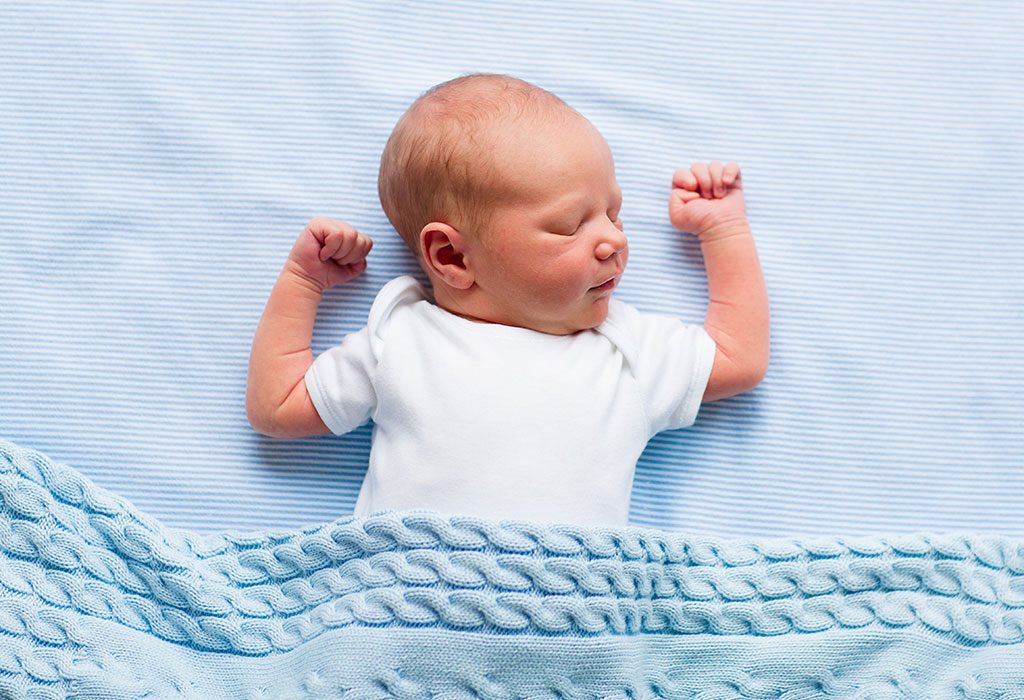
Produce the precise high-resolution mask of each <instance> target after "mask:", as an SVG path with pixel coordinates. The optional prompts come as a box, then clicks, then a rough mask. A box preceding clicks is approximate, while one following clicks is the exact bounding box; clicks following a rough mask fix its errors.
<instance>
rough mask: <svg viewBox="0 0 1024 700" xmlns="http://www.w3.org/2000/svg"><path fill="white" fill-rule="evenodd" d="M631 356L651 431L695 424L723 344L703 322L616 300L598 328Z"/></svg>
mask: <svg viewBox="0 0 1024 700" xmlns="http://www.w3.org/2000/svg"><path fill="white" fill-rule="evenodd" d="M598 330H599V331H602V332H604V334H605V335H606V336H608V337H609V338H610V339H611V340H612V342H613V343H615V344H616V345H617V346H618V347H619V349H620V350H621V351H622V352H623V354H624V355H625V356H626V361H627V363H628V364H629V366H630V371H631V372H632V374H633V376H634V377H635V379H636V381H637V383H638V385H639V388H640V393H641V395H642V400H643V404H644V407H645V409H646V412H647V421H648V425H649V431H650V435H651V436H653V435H655V434H656V433H659V432H661V431H663V430H675V429H677V428H685V427H687V426H690V425H693V423H694V422H695V421H696V420H697V412H698V411H699V410H700V406H701V401H702V400H703V398H704V390H705V389H706V388H707V385H708V380H709V379H710V378H711V368H712V366H713V365H714V361H715V352H716V350H717V347H716V345H715V341H714V339H712V337H711V336H710V335H708V332H707V331H706V330H704V327H703V326H700V325H695V324H688V323H684V322H683V321H682V320H680V319H678V318H675V317H674V316H667V315H663V314H653V313H642V312H640V311H638V310H637V309H635V308H633V307H632V306H629V305H628V304H624V303H622V302H619V301H618V300H613V301H612V303H611V306H610V307H609V313H608V320H607V321H605V323H604V324H603V325H602V326H601V327H600V328H599V329H598Z"/></svg>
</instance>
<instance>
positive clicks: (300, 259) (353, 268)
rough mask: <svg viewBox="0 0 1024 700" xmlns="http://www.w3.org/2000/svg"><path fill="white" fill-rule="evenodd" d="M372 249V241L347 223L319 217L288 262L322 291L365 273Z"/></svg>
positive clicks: (306, 232) (293, 247)
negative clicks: (367, 257) (368, 256)
mask: <svg viewBox="0 0 1024 700" xmlns="http://www.w3.org/2000/svg"><path fill="white" fill-rule="evenodd" d="M372 247H373V241H371V240H370V239H369V238H367V237H366V236H364V235H363V234H361V233H359V231H356V230H355V229H354V228H353V227H352V226H351V225H349V224H346V223H345V222H344V221H335V220H334V219H321V218H316V219H312V220H311V221H310V222H309V223H308V224H306V228H305V229H303V231H302V233H300V234H299V237H298V239H297V240H296V241H295V245H293V246H292V251H291V253H289V254H288V262H289V263H290V264H292V265H293V266H295V267H296V268H297V269H296V272H298V273H300V274H301V275H303V276H304V277H306V278H307V279H309V280H310V281H311V282H313V283H314V284H316V285H318V286H319V287H320V289H321V291H322V290H324V289H330V288H331V287H334V286H336V285H339V284H344V283H345V282H348V281H349V280H350V279H352V278H354V277H358V276H359V275H361V274H363V271H364V270H366V255H367V253H369V252H370V248H372Z"/></svg>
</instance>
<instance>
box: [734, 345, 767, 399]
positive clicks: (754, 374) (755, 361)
mask: <svg viewBox="0 0 1024 700" xmlns="http://www.w3.org/2000/svg"><path fill="white" fill-rule="evenodd" d="M767 374H768V354H767V353H765V354H763V355H759V356H756V357H752V358H750V359H749V360H748V361H746V362H745V363H744V366H743V371H742V380H741V382H742V385H743V387H744V389H743V391H744V392H746V391H753V390H754V389H756V388H757V387H758V386H759V385H760V384H761V383H762V382H763V381H764V379H765V376H766V375H767Z"/></svg>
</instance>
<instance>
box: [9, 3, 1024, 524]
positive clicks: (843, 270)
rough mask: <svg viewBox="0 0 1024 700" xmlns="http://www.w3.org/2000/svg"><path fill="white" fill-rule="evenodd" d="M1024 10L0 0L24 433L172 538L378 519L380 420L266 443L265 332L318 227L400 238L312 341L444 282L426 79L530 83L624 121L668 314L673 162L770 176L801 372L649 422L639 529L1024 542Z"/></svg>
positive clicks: (752, 205) (637, 218)
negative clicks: (363, 504) (392, 286)
mask: <svg viewBox="0 0 1024 700" xmlns="http://www.w3.org/2000/svg"><path fill="white" fill-rule="evenodd" d="M1022 33H1024V13H1022V10H1021V8H1020V5H1019V4H1018V3H1012V2H994V1H993V2H983V3H981V4H980V5H979V4H973V5H962V6H960V5H957V4H955V3H932V2H923V1H922V2H903V3H898V4H896V3H886V2H871V1H869V2H862V3H857V4H846V3H843V4H840V3H805V2H779V3H770V4H769V3H751V2H734V3H719V2H706V1H705V2H693V3H685V4H682V3H679V4H675V3H672V4H669V3H661V4H656V3H643V2H633V3H630V2H610V1H600V0H598V1H594V2H586V3H565V4H561V3H549V2H514V3H467V2H454V1H446V2H440V3H430V4H427V3H411V2H410V3H379V2H349V3H342V4H338V3H312V4H303V5H293V4H289V3H271V2H259V3H235V2H221V3H213V4H211V3H195V2H180V3H173V4H163V5H154V4H150V3H128V2H109V3H100V4H97V3H91V2H88V3H87V2H60V3H58V2H52V3H39V4H33V3H23V4H14V3H6V4H3V5H0V436H3V437H5V438H8V439H11V440H14V441H16V442H19V443H21V444H23V445H25V446H28V447H32V448H34V449H39V450H42V451H44V452H46V453H47V454H49V455H50V456H51V457H53V458H55V459H58V460H61V461H65V462H68V463H70V464H72V465H73V466H75V467H76V468H78V469H80V470H82V471H83V472H84V473H86V474H87V475H88V476H89V477H90V478H92V479H94V480H95V481H96V482H98V483H99V484H100V485H102V486H104V487H106V488H108V489H111V490H113V491H115V492H117V493H118V494H119V495H121V496H124V497H126V498H128V499H130V500H131V501H133V502H134V503H135V504H136V505H137V506H138V507H139V508H141V509H142V510H143V511H145V512H147V513H149V514H151V515H154V516H156V517H158V518H160V519H162V520H163V521H164V522H166V523H168V524H169V525H171V526H177V527H188V528H192V529H195V530H216V529H223V528H256V529H263V528H277V527H284V528H290V527H297V526H301V525H305V524H310V523H315V522H321V521H324V520H328V519H332V518H336V517H339V516H342V515H345V514H348V513H350V512H351V509H352V507H353V505H354V503H355V498H356V494H357V492H358V488H359V484H360V481H361V479H362V476H363V473H364V470H365V468H366V459H367V454H368V449H369V430H368V428H365V427H364V428H362V429H360V430H358V431H356V432H355V433H353V434H351V435H349V436H345V437H342V438H321V439H311V440H298V441H275V440H271V439H267V438H263V437H260V436H258V435H256V434H255V433H254V432H253V431H252V430H251V428H250V427H249V426H248V423H247V422H246V419H245V410H244V393H245V379H246V369H247V361H248V353H249V347H250V342H251V339H252V333H253V331H254V329H255V326H256V323H257V321H258V320H259V317H260V314H261V312H262V309H263V305H264V303H265V301H266V298H267V295H268V294H269V292H270V289H271V287H272V285H273V283H274V280H275V278H276V276H277V273H278V271H279V270H280V268H281V265H282V264H283V262H284V259H285V256H286V255H287V253H288V250H289V248H290V246H291V243H292V241H293V240H294V238H295V236H296V235H297V234H298V232H299V231H300V230H301V228H302V226H303V225H304V223H305V222H306V221H307V220H308V219H309V218H311V217H313V216H330V217H335V218H342V219H345V220H347V221H350V222H352V223H353V224H355V225H356V226H357V227H358V228H360V229H361V230H363V231H365V232H367V233H369V234H370V235H372V236H373V237H374V239H375V241H376V246H375V248H374V251H373V253H372V254H371V258H370V268H369V271H368V273H367V275H366V276H365V277H364V278H362V279H360V280H359V281H358V282H356V283H354V284H352V285H351V286H348V287H346V288H344V289H340V290H334V291H332V292H330V293H329V294H328V296H327V298H326V300H325V302H324V304H323V306H322V308H321V312H320V314H319V317H318V319H317V326H316V331H315V335H314V351H315V352H321V351H323V350H325V349H326V348H327V347H329V346H330V345H331V344H332V343H336V342H338V341H339V340H340V338H341V337H342V336H343V334H344V333H346V332H349V331H352V330H355V329H356V328H358V327H359V326H361V325H362V323H363V322H364V321H365V317H366V313H367V311H368V309H369V305H370V302H371V301H372V298H373V295H374V293H375V292H376V290H377V289H378V288H379V287H380V286H382V285H383V284H384V282H386V281H387V280H388V279H390V278H392V277H394V276H395V275H398V274H405V273H418V271H417V270H416V269H415V267H414V265H413V264H412V262H411V261H410V260H409V259H408V257H407V255H406V253H405V251H404V249H403V247H402V245H401V243H400V241H399V239H398V237H397V236H396V235H395V234H394V232H393V231H392V230H391V229H390V227H389V225H388V223H387V220H386V218H385V217H384V215H383V213H382V211H381V209H380V205H379V203H378V201H377V196H376V168H377V163H378V158H379V154H380V150H381V148H382V147H383V144H384V141H385V139H386V138H387V135H388V133H389V131H390V129H391V126H392V125H393V124H394V122H395V120H396V119H397V118H398V116H399V115H400V114H401V112H402V111H403V110H404V108H405V107H406V106H407V105H408V103H409V102H411V100H412V99H414V98H415V97H416V96H417V95H418V94H419V93H420V92H421V91H423V90H424V89H426V88H427V87H429V86H431V85H433V84H435V83H437V82H440V81H443V80H446V79H448V78H451V77H454V76H456V75H459V74H461V73H463V72H468V71H500V72H508V73H512V74H514V75H518V76H520V77H523V78H525V79H527V80H531V81H533V82H535V83H537V84H539V85H541V86H542V87H545V88H547V89H550V90H552V91H554V92H556V93H557V94H559V95H560V96H562V97H563V98H564V99H566V100H567V101H568V102H569V103H571V104H572V105H574V106H575V107H576V108H577V109H579V110H580V111H582V112H583V113H584V114H585V115H587V116H588V117H589V118H590V119H591V120H592V121H593V122H594V124H595V125H596V126H597V127H598V128H599V129H600V130H601V131H602V132H603V133H604V134H605V136H606V138H607V140H608V142H609V144H610V145H611V147H612V150H613V153H614V155H615V158H616V166H617V173H618V176H619V182H620V184H621V185H622V188H623V190H624V194H625V203H624V207H623V218H624V220H625V222H626V226H627V231H628V232H629V233H630V235H631V251H632V252H631V258H630V268H629V270H628V272H627V274H626V276H625V278H624V279H623V283H622V286H621V287H620V289H619V291H618V292H617V294H618V295H619V298H621V299H623V300H625V301H628V302H630V303H633V304H635V305H637V306H639V307H640V308H643V309H648V310H651V311H658V312H663V313H674V314H677V315H679V316H680V317H682V318H684V319H685V320H687V321H690V322H699V321H700V320H701V319H702V318H703V314H704V310H705V307H706V302H707V296H706V295H707V290H706V281H705V277H704V271H703V267H702V262H701V258H700V251H699V248H698V247H697V246H696V245H695V242H694V241H693V240H692V239H689V238H687V237H686V236H682V235H680V234H677V233H675V232H674V231H673V230H672V228H671V226H669V224H668V222H667V214H666V198H667V195H668V189H669V180H670V177H671V173H672V171H673V170H674V169H675V168H677V167H681V166H682V167H688V166H689V164H690V163H691V162H692V161H694V160H704V161H710V160H713V159H719V160H722V161H723V162H725V161H728V160H736V161H737V162H739V163H740V165H741V166H742V167H743V173H744V180H745V182H746V196H747V206H748V212H749V214H750V220H751V223H752V226H753V230H754V233H755V236H756V239H757V243H758V249H759V251H760V255H761V262H762V266H763V268H764V271H765V275H766V279H767V283H768V289H769V294H770V298H771V307H772V331H773V336H772V363H771V368H770V370H769V373H768V376H767V378H766V379H765V381H764V383H763V384H762V385H761V386H760V387H759V388H758V389H757V390H755V391H754V392H752V393H749V394H746V395H742V396H738V397H734V398H731V399H727V400H724V401H721V402H717V403H713V404H709V405H706V406H705V407H704V408H703V409H702V412H701V415H700V416H699V418H698V421H697V424H696V425H695V426H694V427H693V428H690V429H686V430H682V431H677V432H673V433H665V434H662V435H660V436H658V437H657V438H655V439H654V440H653V441H652V443H651V444H650V447H649V449H648V450H647V452H646V453H645V455H644V457H643V459H642V460H641V463H640V464H639V467H638V473H637V479H636V485H635V490H634V496H633V506H632V520H633V522H634V523H636V524H639V525H645V526H658V527H665V528H675V529H684V530H687V531H691V532H702V531H703V532H710V533H716V534H719V535H726V536H743V535H759V536H793V535H798V534H803V533H821V532H842V533H881V532H892V531H897V530H899V531H903V530H906V531H918V530H931V531H945V530H952V529H958V530H960V529H970V530H976V531H991V532H1000V533H1005V534H1007V535H1013V536H1021V535H1024V520H1022V519H1021V517H1020V514H1021V512H1022V506H1024V465H1022V455H1024V370H1022V367H1024V351H1022V349H1021V348H1022V347H1024V315H1022V309H1024V303H1022V302H1024V291H1022V289H1024V285H1022V283H1021V280H1022V279H1024V275H1022V273H1024V235H1022V234H1024V227H1022V220H1024V214H1022V207H1021V202H1022V201H1024V198H1022V195H1024V189H1022V185H1021V183H1022V182H1024V177H1022V176H1024V167H1022V166H1024V158H1022V155H1024V149H1022V141H1024V137H1022V132H1021V128H1020V126H1021V124H1024V81H1022V78H1021V72H1020V66H1021V65H1022V63H1024V44H1022V43H1021V42H1020V36H1021V35H1022Z"/></svg>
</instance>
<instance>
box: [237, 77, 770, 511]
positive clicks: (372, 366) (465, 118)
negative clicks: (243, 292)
mask: <svg viewBox="0 0 1024 700" xmlns="http://www.w3.org/2000/svg"><path fill="white" fill-rule="evenodd" d="M378 186H379V192H380V198H381V204H382V206H383V208H384V212H385V213H386V214H387V216H388V219H389V220H390V221H391V223H392V225H393V226H394V227H395V229H396V230H397V231H398V233H399V235H401V237H402V238H403V240H404V241H405V242H406V244H407V245H408V246H409V248H410V249H411V250H412V252H413V253H414V254H415V255H416V258H417V260H418V262H419V264H420V266H421V267H422V268H423V270H424V272H425V273H426V275H427V277H428V278H429V280H430V289H429V290H428V289H424V288H423V287H422V286H421V285H420V284H419V283H418V282H417V281H416V280H415V279H414V278H412V277H410V276H403V277H399V278H397V279H394V280H391V281H390V282H388V283H387V284H386V285H384V287H383V288H382V289H381V290H380V292H379V293H378V295H377V298H376V299H375V301H374V303H373V306H372V308H371V309H370V313H369V318H368V321H367V325H366V327H364V328H362V329H361V330H360V331H358V332H356V333H352V334H350V335H348V336H347V337H345V339H344V340H343V342H342V343H341V344H340V345H338V346H337V347H334V348H331V349H330V350H328V351H326V352H324V353H322V354H321V355H319V356H318V357H317V358H316V360H315V361H314V359H313V355H312V351H311V349H310V343H311V339H312V332H313V323H314V319H315V317H316V312H317V307H318V304H319V302H320V300H321V296H322V294H323V292H324V290H326V289H328V288H330V287H333V286H335V285H337V284H342V283H345V282H347V281H349V280H350V279H352V278H354V277H356V276H358V275H360V274H361V273H362V272H363V271H364V270H365V269H366V256H367V254H368V253H369V251H370V248H371V247H372V242H371V241H370V239H369V238H367V237H366V236H365V235H364V234H362V233H360V232H358V231H357V230H356V229H354V228H353V227H352V226H350V225H349V224H347V223H344V222H341V221H333V220H330V219H314V220H312V221H311V222H310V223H309V225H308V226H307V227H306V229H305V230H304V231H303V232H302V233H301V234H300V235H299V237H298V240H296V242H295V244H294V246H293V248H292V250H291V253H290V254H289V256H288V260H287V262H286V263H285V266H284V269H283V271H282V272H281V275H280V277H279V278H278V280H277V283H276V284H275V286H274V289H273V291H272V292H271V295H270V299H269V300H268V302H267V307H266V310H265V311H264V313H263V317H262V319H261V320H260V323H259V326H258V328H257V330H256V335H255V338H254V340H253V347H252V355H251V358H250V363H249V379H248V388H247V395H246V411H247V414H248V417H249V421H250V423H251V424H252V426H253V427H254V428H255V429H256V430H257V431H259V432H261V433H263V434H266V435H269V436H273V437H291V438H294V437H305V436H313V435H325V434H328V433H332V432H333V433H335V434H339V435H340V434H343V433H346V432H348V431H351V430H353V429H355V428H357V427H358V426H360V425H362V424H363V423H365V422H366V421H367V420H369V419H371V418H372V419H373V421H374V430H373V444H372V448H371V451H370V465H369V469H368V471H367V474H366V478H365V479H364V481H363V485H362V488H361V489H360V492H359V498H358V500H357V502H356V508H355V514H356V515H357V516H365V515H369V514H371V513H373V512H376V511H381V510H408V509H413V508H426V509H431V510H435V511H438V512H441V513H445V514H468V515H477V516H481V517H487V518H494V519H500V518H517V519H526V520H533V521H538V522H545V523H552V522H572V523H579V524H588V525H593V524H604V525H617V526H621V525H625V524H626V523H627V519H628V511H629V502H630V494H631V490H632V482H633V473H634V470H635V466H636V462H637V459H638V458H639V456H640V454H641V452H642V451H643V450H644V448H645V446H646V444H647V441H648V440H649V439H650V438H651V437H652V436H653V435H655V434H656V433H658V432H660V431H662V430H672V429H676V428H682V427H685V426H688V425H691V424H693V422H694V421H695V420H696V416H697V411H698V409H699V408H700V404H701V403H702V402H704V401H714V400H716V399H720V398H723V397H726V396H732V395H734V394H738V393H741V392H744V391H749V390H750V389H752V388H753V387H755V386H756V385H757V384H758V383H759V382H760V381H761V379H762V377H763V376H764V374H765V371H766V369H767V366H768V338H769V328H768V326H769V316H768V298H767V292H766V290H765V285H764V280H763V278H762V275H761V269H760V265H759V263H758V258H757V252H756V249H755V246H754V240H753V237H752V235H751V232H750V228H749V225H748V223H747V218H746V211H745V207H744V201H743V190H742V183H741V177H740V171H739V166H737V165H736V164H735V163H730V164H729V165H727V166H725V167H723V166H722V164H721V163H719V162H718V161H715V162H713V163H711V164H710V166H705V165H704V164H702V163H694V164H693V165H692V167H691V168H690V170H678V171H676V173H675V174H674V176H673V179H672V190H671V195H670V197H669V203H668V204H669V206H668V210H669V219H670V221H671V223H672V224H673V225H674V226H675V227H676V228H677V229H679V230H681V231H684V232H689V233H692V234H694V235H696V236H697V237H698V239H699V240H700V247H701V251H702V253H703V256H704V264H705V268H706V271H707V277H708V291H709V296H710V303H709V305H708V310H707V317H706V319H705V322H704V326H703V327H701V326H698V325H688V324H684V323H683V322H682V321H680V320H679V319H676V318H672V317H669V316H665V315H659V314H649V313H641V312H640V311H638V310H637V309H635V308H633V307H631V306H628V305H626V304H624V303H622V302H620V301H618V300H614V299H613V298H612V293H613V291H614V289H615V287H616V286H617V285H618V283H619V280H620V279H621V277H622V274H623V271H624V270H625V269H626V262H627V260H628V257H629V247H628V241H627V239H626V234H625V232H624V227H623V223H622V221H621V219H620V218H619V211H620V208H621V206H622V191H621V189H620V187H619V185H618V183H617V182H616V178H615V170H614V164H613V161H612V154H611V152H610V150H609V148H608V145H607V144H606V143H605V141H604V139H603V138H602V137H601V134H600V133H598V131H597V130H596V129H595V128H594V126H593V125H592V124H591V123H590V122H589V121H587V119H586V118H584V117H583V116H582V115H581V114H580V113H579V112H577V111H576V110H574V109H573V108H571V107H569V106H568V105H567V104H565V103H564V102H563V101H562V100H561V99H559V98H558V97H556V96H555V95H553V94H551V93H549V92H547V91H545V90H543V89H541V88H539V87H537V86H535V85H532V84H530V83H527V82H525V81H522V80H518V79H516V78H511V77H509V76H504V75H491V74H473V75H465V76H462V77H460V78H456V79H454V80H451V81H448V82H446V83H442V84H440V85H437V86H435V87H433V88H431V89H430V90H428V91H427V92H426V93H424V94H423V95H422V96H420V98H419V99H417V100H416V101H415V102H414V103H413V104H412V106H411V107H409V109H408V110H407V111H406V113H405V114H404V115H403V116H402V118H401V119H400V120H399V122H398V124H397V125H396V126H395V128H394V131H393V132H392V134H391V137H390V138H389V140H388V142H387V145H386V147H385V148H384V153H383V156H382V158H381V167H380V177H379V182H378Z"/></svg>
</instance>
